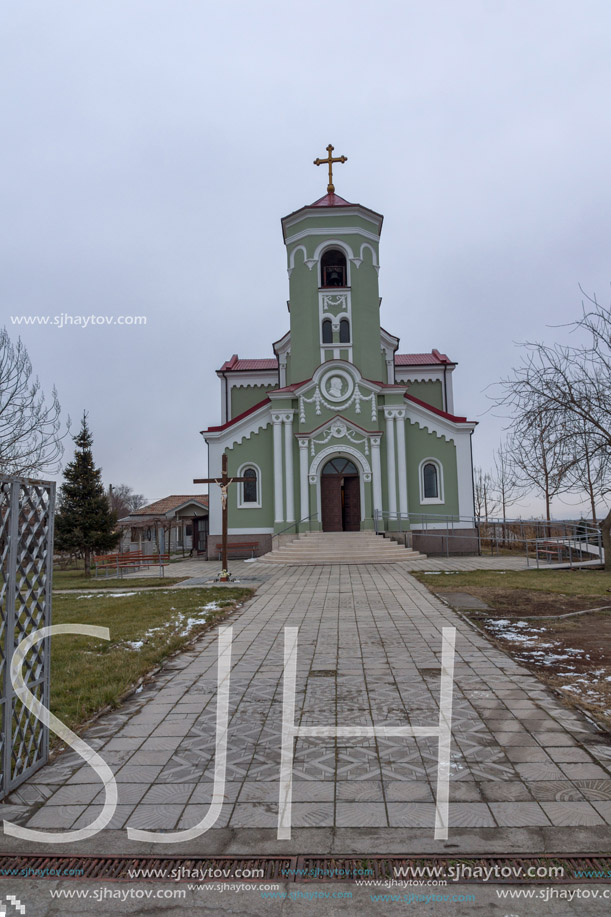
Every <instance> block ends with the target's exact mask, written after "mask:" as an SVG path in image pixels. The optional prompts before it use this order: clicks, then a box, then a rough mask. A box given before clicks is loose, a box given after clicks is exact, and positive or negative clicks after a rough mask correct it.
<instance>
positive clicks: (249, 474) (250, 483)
mask: <svg viewBox="0 0 611 917" xmlns="http://www.w3.org/2000/svg"><path fill="white" fill-rule="evenodd" d="M242 477H244V478H246V480H245V481H244V482H243V484H242V486H243V488H244V503H256V502H257V472H256V471H255V469H254V468H246V469H245V471H243V472H242Z"/></svg>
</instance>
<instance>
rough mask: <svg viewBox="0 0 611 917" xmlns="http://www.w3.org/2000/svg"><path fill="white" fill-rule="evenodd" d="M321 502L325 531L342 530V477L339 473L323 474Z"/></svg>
mask: <svg viewBox="0 0 611 917" xmlns="http://www.w3.org/2000/svg"><path fill="white" fill-rule="evenodd" d="M320 503H321V508H322V530H323V532H341V531H342V530H343V529H342V479H341V478H340V476H339V475H337V474H323V475H322V477H321V479H320Z"/></svg>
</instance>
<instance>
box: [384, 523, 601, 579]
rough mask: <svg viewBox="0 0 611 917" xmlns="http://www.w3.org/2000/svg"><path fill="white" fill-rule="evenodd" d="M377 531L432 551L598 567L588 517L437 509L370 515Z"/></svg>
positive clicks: (595, 529)
mask: <svg viewBox="0 0 611 917" xmlns="http://www.w3.org/2000/svg"><path fill="white" fill-rule="evenodd" d="M374 525H375V531H376V534H385V535H386V536H387V537H390V538H393V539H395V540H396V541H399V542H401V543H402V544H405V546H406V547H412V546H414V547H417V548H418V550H421V551H422V552H423V553H426V554H431V555H440V554H441V555H447V556H449V555H451V554H455V553H471V554H480V555H492V556H494V555H511V554H514V555H520V556H525V557H526V561H527V564H528V565H529V566H531V565H532V566H536V567H537V568H538V567H543V566H550V565H551V566H554V565H562V566H566V565H568V566H571V567H573V566H584V565H586V564H587V565H592V566H595V565H601V564H602V563H603V561H604V551H603V544H602V532H601V529H600V527H599V526H598V525H595V524H593V523H592V522H588V521H587V520H583V519H581V520H572V519H570V520H551V521H549V522H548V521H546V520H541V519H494V518H490V517H489V518H488V519H483V518H481V517H478V516H458V515H455V516H452V515H445V514H441V513H407V514H406V513H403V514H400V513H386V512H384V513H382V512H380V511H377V512H375V513H374Z"/></svg>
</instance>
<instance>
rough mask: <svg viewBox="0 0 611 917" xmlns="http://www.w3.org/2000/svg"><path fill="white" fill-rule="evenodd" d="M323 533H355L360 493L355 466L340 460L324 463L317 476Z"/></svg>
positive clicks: (359, 506) (359, 519) (359, 513)
mask: <svg viewBox="0 0 611 917" xmlns="http://www.w3.org/2000/svg"><path fill="white" fill-rule="evenodd" d="M320 502H321V509H322V530H323V532H358V531H359V530H360V528H361V490H360V486H359V473H358V470H357V468H356V466H355V465H354V464H353V463H352V462H349V461H348V460H347V459H344V458H335V459H331V461H329V462H327V464H326V465H325V467H324V468H323V470H322V474H321V476H320Z"/></svg>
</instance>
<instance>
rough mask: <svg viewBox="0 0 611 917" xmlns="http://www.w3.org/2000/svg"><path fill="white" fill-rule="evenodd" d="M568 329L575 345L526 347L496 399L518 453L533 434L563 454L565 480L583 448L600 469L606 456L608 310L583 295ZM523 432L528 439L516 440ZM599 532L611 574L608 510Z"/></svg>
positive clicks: (609, 434) (610, 385) (610, 378)
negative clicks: (508, 414)
mask: <svg viewBox="0 0 611 917" xmlns="http://www.w3.org/2000/svg"><path fill="white" fill-rule="evenodd" d="M582 292H583V290H582ZM584 296H586V294H584ZM570 327H571V330H572V333H573V334H575V336H576V343H575V344H571V345H562V344H553V345H547V344H540V343H539V344H538V343H526V344H525V345H524V348H525V352H524V356H523V360H522V363H521V365H520V366H519V367H518V369H516V370H514V371H513V373H512V375H511V376H510V377H509V378H507V379H505V380H503V381H502V383H501V386H502V390H503V394H502V396H500V397H499V398H498V399H497V404H500V405H503V406H504V407H505V408H509V409H510V412H511V416H512V419H513V421H514V425H515V427H516V437H517V438H516V445H517V447H518V448H517V451H518V453H521V454H522V455H524V454H525V453H527V452H528V450H529V446H530V445H532V444H533V435H532V431H533V430H535V429H539V430H540V431H541V433H542V435H543V438H544V440H545V442H546V443H548V444H550V443H551V444H552V447H553V449H555V450H559V451H560V450H562V451H563V453H564V454H563V456H562V462H563V463H564V466H565V477H566V475H567V474H568V472H569V470H571V469H572V468H574V467H575V466H576V465H577V464H579V463H582V464H583V463H584V461H585V459H584V450H585V446H586V444H587V449H588V454H589V456H590V459H593V458H594V457H595V456H600V460H601V462H603V464H605V465H606V461H607V460H608V456H609V453H610V452H611V311H609V309H606V308H605V307H604V306H602V305H600V303H599V302H598V301H597V299H596V297H595V296H594V297H589V296H586V301H584V302H583V303H582V314H581V317H580V318H579V319H578V320H577V321H575V322H573V323H572V324H571V326H570ZM529 430H530V431H531V436H530V438H528V437H527V438H526V439H522V437H523V436H526V434H527V433H528V431H529ZM512 454H515V450H512ZM605 456H606V458H605ZM597 460H598V459H597ZM559 467H560V468H561V467H562V463H561V464H560V466H559ZM556 473H557V472H556ZM550 480H551V481H552V483H553V482H554V481H555V477H554V473H552V474H551V477H550ZM567 480H568V479H566V480H565V483H566V482H567ZM533 483H535V484H539V486H542V485H541V483H539V482H538V481H537V480H535V481H533ZM569 483H570V482H569ZM556 492H557V491H556ZM601 529H602V536H603V544H604V548H605V568H606V569H607V570H611V510H608V512H607V515H606V516H605V518H604V519H603V520H602V523H601Z"/></svg>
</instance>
